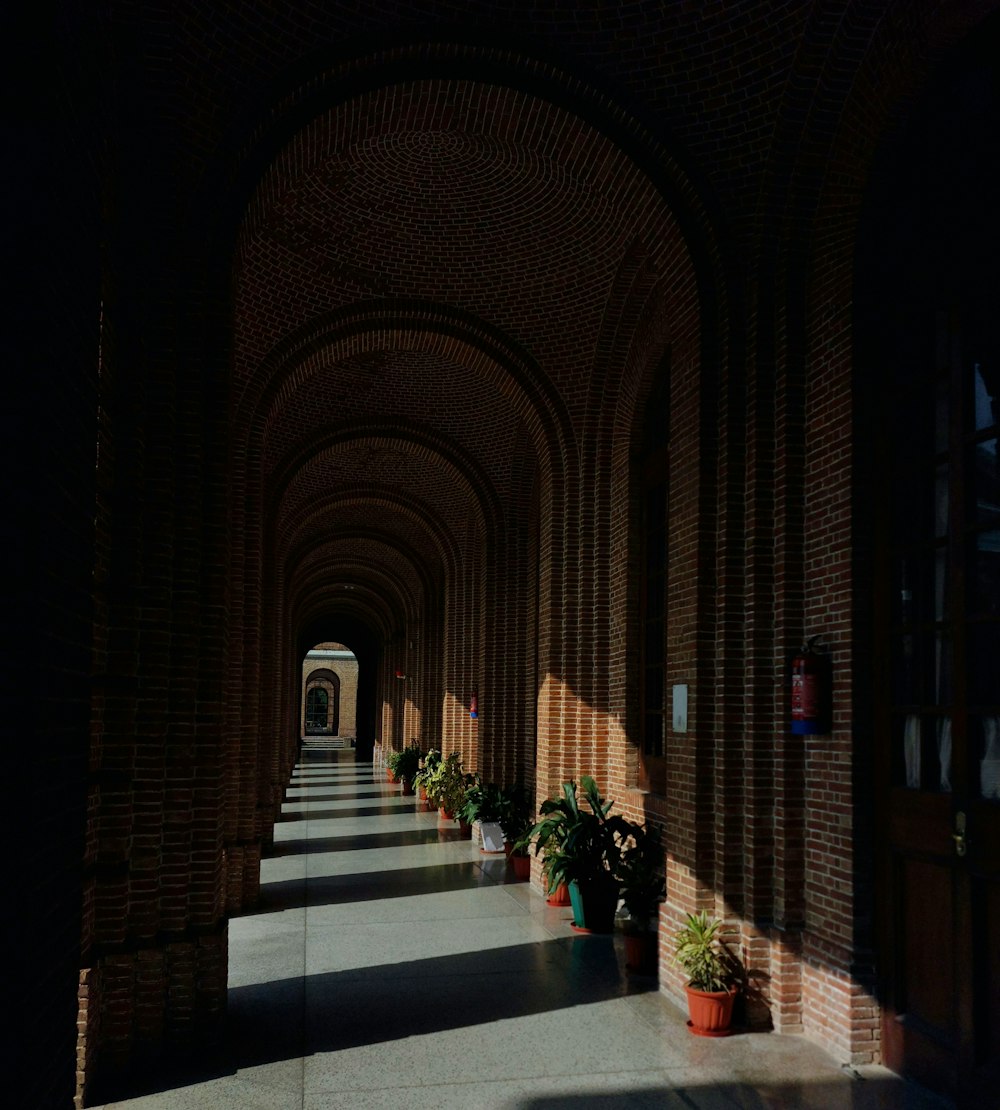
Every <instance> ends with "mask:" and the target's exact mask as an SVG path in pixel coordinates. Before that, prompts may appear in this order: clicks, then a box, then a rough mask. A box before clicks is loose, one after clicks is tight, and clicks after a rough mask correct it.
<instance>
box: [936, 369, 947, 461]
mask: <svg viewBox="0 0 1000 1110" xmlns="http://www.w3.org/2000/svg"><path fill="white" fill-rule="evenodd" d="M948 389H949V381H948V379H947V378H938V380H937V383H936V386H935V397H934V451H935V453H936V454H938V455H941V454H943V453H944V452H945V451H947V450H948V417H949V415H950V413H951V409H950V407H949V405H948Z"/></svg>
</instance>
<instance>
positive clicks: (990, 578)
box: [969, 529, 1000, 617]
mask: <svg viewBox="0 0 1000 1110" xmlns="http://www.w3.org/2000/svg"><path fill="white" fill-rule="evenodd" d="M969 612H970V615H972V616H983V617H988V616H998V615H1000V530H996V529H994V530H993V531H990V532H980V533H979V534H978V535H977V536H976V546H975V548H974V550H973V551H972V573H971V575H970V576H969Z"/></svg>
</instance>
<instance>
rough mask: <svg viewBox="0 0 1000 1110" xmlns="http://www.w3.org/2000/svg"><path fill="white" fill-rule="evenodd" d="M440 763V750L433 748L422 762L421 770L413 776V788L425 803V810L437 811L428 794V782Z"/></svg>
mask: <svg viewBox="0 0 1000 1110" xmlns="http://www.w3.org/2000/svg"><path fill="white" fill-rule="evenodd" d="M440 762H441V751H440V749H439V748H431V749H430V750H429V751H428V752H427V753H426V754H425V755H424V758H423V759H422V760H421V761H420V770H419V771H417V773H416V774H415V775H414V776H413V788H414V789H415V790H416V791H417V792H418V794H419V796H420V800H421V801H422V802H423V803H424V809H428V810H431V809H437V806H436V805H435V804H434V802H433V801H432V800H431V799H430V798H429V796H428V794H427V782H428V780H429V779H430V777H431V775H432V774H433V772H434V769H435V768H436V767H437V765H438V764H439V763H440Z"/></svg>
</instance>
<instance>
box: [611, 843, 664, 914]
mask: <svg viewBox="0 0 1000 1110" xmlns="http://www.w3.org/2000/svg"><path fill="white" fill-rule="evenodd" d="M628 824H629V830H628V842H627V844H626V847H625V850H624V852H622V857H621V861H620V863H619V867H618V878H619V881H620V882H621V895H622V901H623V902H624V903H625V909H626V910H628V915H629V922H630V924H629V928H630V929H631V930H634V931H636V932H643V931H646V930H648V929H649V927H650V924H651V922H652V921H654V920H655V919H656V915H657V913H658V912H659V905H660V902H661V901H662V900H663V897H664V894H665V893H666V883H665V882H664V878H663V875H662V874H661V871H662V868H663V842H662V840H661V839H660V832H659V830H658V829H656V828H646V827H645V826H643V825H638V824H636V823H635V822H632V821H630V822H629V823H628Z"/></svg>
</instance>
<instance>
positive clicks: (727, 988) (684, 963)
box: [674, 910, 740, 1037]
mask: <svg viewBox="0 0 1000 1110" xmlns="http://www.w3.org/2000/svg"><path fill="white" fill-rule="evenodd" d="M674 963H675V964H676V966H677V967H679V968H681V969H682V970H683V971H684V972H685V974H686V975H687V977H688V983H687V986H686V987H685V990H686V991H687V999H688V1012H689V1014H690V1018H691V1020H690V1021H689V1022H688V1029H690V1030H691V1032H692V1033H694V1034H696V1035H697V1036H700V1037H725V1036H728V1035H729V1032H730V1026H731V1024H732V1019H733V1002H734V1001H735V998H736V989H737V984H738V983H739V980H740V964H739V960H738V959H737V958H736V957H735V956H734V955H733V954H732V952H730V950H729V949H728V948H727V947H726V945H725V942H724V941H723V939H722V922H721V921H720V920H719V919H718V918H717V917H709V915H708V913H707V911H705V910H699V912H698V913H689V914H688V915H687V919H686V921H685V922H684V925H683V926H682V928H680V929H679V930H678V931H677V933H676V934H675V936H674Z"/></svg>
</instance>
